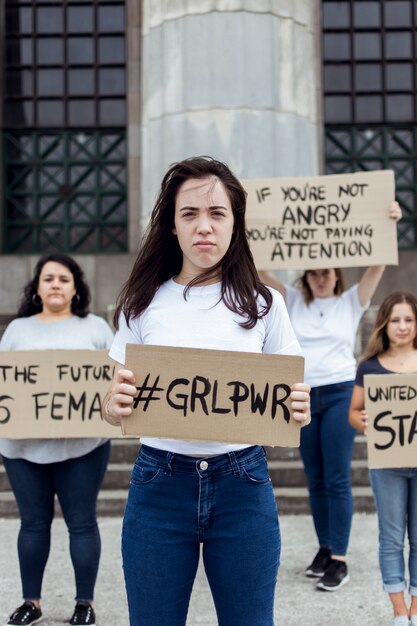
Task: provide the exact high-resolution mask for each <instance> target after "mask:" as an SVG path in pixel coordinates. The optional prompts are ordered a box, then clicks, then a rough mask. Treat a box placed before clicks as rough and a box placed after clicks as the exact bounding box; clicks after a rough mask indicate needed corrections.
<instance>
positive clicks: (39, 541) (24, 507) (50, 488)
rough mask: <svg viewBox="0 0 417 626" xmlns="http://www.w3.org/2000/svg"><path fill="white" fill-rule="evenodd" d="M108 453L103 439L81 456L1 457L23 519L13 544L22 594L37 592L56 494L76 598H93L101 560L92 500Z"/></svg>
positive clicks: (37, 594) (33, 597)
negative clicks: (48, 458) (32, 459)
mask: <svg viewBox="0 0 417 626" xmlns="http://www.w3.org/2000/svg"><path fill="white" fill-rule="evenodd" d="M109 454H110V442H106V443H104V444H103V445H101V446H98V448H95V450H93V451H92V452H89V453H88V454H85V455H84V456H80V457H78V458H75V459H68V460H67V461H60V462H58V463H45V464H41V463H32V462H30V461H26V460H25V459H7V458H6V457H3V462H4V466H5V468H6V472H7V476H8V478H9V482H10V485H11V487H12V489H13V493H14V495H15V498H16V501H17V505H18V507H19V511H20V518H21V526H20V531H19V536H18V542H17V548H18V553H19V565H20V576H21V579H22V591H23V598H25V599H31V600H38V599H39V598H40V597H41V589H42V579H43V574H44V570H45V566H46V562H47V560H48V556H49V549H50V542H51V523H52V520H53V517H54V498H55V494H57V496H58V499H59V502H60V504H61V509H62V513H63V516H64V518H65V522H66V524H67V526H68V531H69V540H70V555H71V560H72V564H73V567H74V573H75V583H76V600H93V597H94V586H95V582H96V578H97V571H98V563H99V559H100V534H99V530H98V526H97V520H96V501H97V496H98V492H99V489H100V485H101V482H102V480H103V476H104V472H105V470H106V467H107V462H108V458H109Z"/></svg>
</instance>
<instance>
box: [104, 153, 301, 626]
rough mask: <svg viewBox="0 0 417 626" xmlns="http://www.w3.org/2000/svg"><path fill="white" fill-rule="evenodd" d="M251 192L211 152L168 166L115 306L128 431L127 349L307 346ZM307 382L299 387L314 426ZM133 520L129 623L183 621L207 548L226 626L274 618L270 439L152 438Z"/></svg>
mask: <svg viewBox="0 0 417 626" xmlns="http://www.w3.org/2000/svg"><path fill="white" fill-rule="evenodd" d="M245 209H246V194H245V191H244V189H243V187H242V185H241V184H240V182H239V181H238V180H237V178H236V177H235V176H234V175H233V174H232V172H231V171H230V170H229V168H228V167H227V166H226V165H225V164H223V163H220V162H219V161H215V160H214V159H211V158H209V157H195V158H190V159H186V160H184V161H181V162H179V163H176V164H174V165H172V166H171V167H170V169H169V170H168V172H167V173H166V174H165V176H164V178H163V180H162V185H161V189H160V192H159V196H158V198H157V201H156V205H155V208H154V210H153V213H152V216H151V222H150V226H149V229H148V232H147V236H146V238H145V240H144V242H143V245H142V248H141V251H140V252H139V255H138V257H137V259H136V262H135V265H134V267H133V270H132V273H131V276H130V278H129V280H128V282H127V283H126V285H125V287H124V289H123V291H122V293H121V296H120V299H119V302H118V307H117V311H116V316H115V321H116V324H117V326H118V330H117V333H116V337H115V340H114V343H113V346H112V348H111V350H110V356H111V357H112V358H114V359H115V360H116V361H117V362H118V365H117V370H116V373H115V377H114V381H113V384H112V387H111V389H110V391H109V393H108V395H107V397H106V399H105V401H104V403H103V414H104V416H105V418H106V419H107V421H109V422H110V423H111V424H114V425H119V424H120V422H121V419H122V418H128V417H129V415H130V414H131V413H132V404H133V400H134V397H135V396H136V395H137V390H136V387H135V382H136V381H135V377H134V374H133V372H131V371H129V370H127V369H125V367H124V366H123V363H124V362H125V348H126V344H127V343H136V344H138V343H139V344H149V345H165V346H181V347H188V348H204V349H207V350H218V349H223V350H231V351H238V352H239V351H246V352H258V353H261V352H263V353H270V354H298V353H299V351H300V348H299V345H298V342H297V340H296V338H295V335H294V332H293V330H292V328H291V324H290V322H289V319H288V314H287V312H286V309H285V305H284V301H283V299H282V297H281V295H280V294H279V293H277V292H275V291H274V290H271V289H269V288H267V287H265V286H264V285H263V284H262V283H260V281H259V280H258V276H257V272H256V269H255V266H254V263H253V258H252V255H251V253H250V251H249V246H248V242H247V239H246V233H245ZM308 392H309V387H308V385H305V384H303V383H299V384H296V385H294V386H293V388H292V392H291V407H292V411H291V413H292V419H294V420H296V421H298V422H300V423H301V424H302V425H303V424H306V423H308V421H309V393H308ZM141 441H142V446H141V450H140V453H139V457H138V459H137V461H136V463H135V466H134V469H133V472H132V479H131V486H130V490H129V497H128V501H127V506H126V512H125V517H124V524H123V536H122V551H123V566H124V573H125V580H126V589H127V596H128V603H129V615H130V625H131V626H150V624H158V626H179V625H180V624H185V621H186V616H187V611H188V604H189V600H190V595H191V590H192V586H193V582H194V578H195V575H196V572H197V566H198V561H199V554H200V544H202V546H203V560H204V565H205V570H206V574H207V577H208V580H209V583H210V587H211V591H212V594H213V599H214V603H215V607H216V611H217V616H218V621H219V624H220V625H222V626H272V624H273V623H274V617H273V600H274V590H275V584H276V576H277V570H278V565H279V554H280V535H279V524H278V517H277V511H276V505H275V499H274V494H273V489H272V485H271V481H270V478H269V474H268V468H267V463H266V459H265V453H264V451H263V449H262V448H261V447H260V446H252V445H249V444H230V443H229V444H228V443H221V442H210V441H182V440H176V439H164V438H142V440H141Z"/></svg>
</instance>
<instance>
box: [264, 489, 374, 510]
mask: <svg viewBox="0 0 417 626" xmlns="http://www.w3.org/2000/svg"><path fill="white" fill-rule="evenodd" d="M274 494H275V499H276V501H277V505H278V511H279V513H280V514H283V515H304V514H305V515H308V514H309V513H310V505H309V499H308V491H307V488H306V487H282V488H281V487H275V488H274ZM352 495H353V508H354V511H355V512H356V513H375V505H374V499H373V495H372V489H371V487H352Z"/></svg>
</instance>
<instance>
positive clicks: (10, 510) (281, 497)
mask: <svg viewBox="0 0 417 626" xmlns="http://www.w3.org/2000/svg"><path fill="white" fill-rule="evenodd" d="M352 492H353V500H354V510H355V512H358V513H373V512H375V507H374V501H373V497H372V491H371V488H370V487H353V488H352ZM274 494H275V498H276V501H277V504H278V510H279V512H280V514H282V515H297V514H309V513H310V506H309V500H308V491H307V488H306V487H275V488H274ZM126 498H127V489H105V490H102V491H101V492H100V494H99V498H98V501H97V513H98V516H99V517H115V516H121V515H123V513H124V509H125V505H126ZM55 511H56V515H57V516H58V517H62V514H61V510H60V507H59V504H58V503H56V506H55ZM15 517H18V510H17V506H16V502H15V499H14V497H13V494H12V493H11V492H10V491H6V492H3V493H0V518H15Z"/></svg>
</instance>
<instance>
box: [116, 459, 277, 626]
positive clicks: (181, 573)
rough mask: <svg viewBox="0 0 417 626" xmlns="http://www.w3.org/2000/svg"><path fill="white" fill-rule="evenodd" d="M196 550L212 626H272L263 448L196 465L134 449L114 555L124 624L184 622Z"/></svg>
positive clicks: (270, 520) (270, 522) (271, 533)
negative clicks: (118, 552) (125, 608)
mask: <svg viewBox="0 0 417 626" xmlns="http://www.w3.org/2000/svg"><path fill="white" fill-rule="evenodd" d="M200 544H202V546H203V549H202V553H203V562H204V567H205V571H206V575H207V578H208V581H209V585H210V588H211V592H212V595H213V600H214V604H215V607H216V612H217V618H218V623H219V625H220V626H272V625H273V623H274V618H273V605H274V591H275V585H276V577H277V571H278V565H279V554H280V532H279V524H278V515H277V509H276V505H275V499H274V494H273V489H272V484H271V480H270V478H269V474H268V467H267V463H266V458H265V452H264V450H263V449H262V448H261V447H259V446H253V447H250V448H246V449H245V450H241V451H238V452H230V453H228V454H222V455H219V456H214V457H208V458H206V459H205V460H202V459H201V458H199V459H197V458H194V457H190V456H184V455H181V454H174V453H172V452H165V451H162V450H157V449H155V448H151V447H149V446H142V448H141V450H140V453H139V457H138V459H137V461H136V463H135V465H134V468H133V471H132V478H131V485H130V490H129V496H128V500H127V506H126V512H125V517H124V522H123V533H122V553H123V568H124V574H125V581H126V590H127V597H128V604H129V616H130V626H153V625H155V626H156V625H157V626H183V625H184V624H185V623H186V618H187V611H188V605H189V600H190V596H191V590H192V587H193V583H194V579H195V576H196V572H197V566H198V562H199V556H200Z"/></svg>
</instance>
